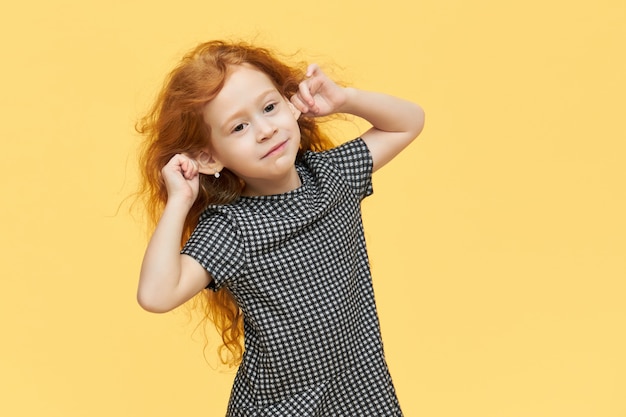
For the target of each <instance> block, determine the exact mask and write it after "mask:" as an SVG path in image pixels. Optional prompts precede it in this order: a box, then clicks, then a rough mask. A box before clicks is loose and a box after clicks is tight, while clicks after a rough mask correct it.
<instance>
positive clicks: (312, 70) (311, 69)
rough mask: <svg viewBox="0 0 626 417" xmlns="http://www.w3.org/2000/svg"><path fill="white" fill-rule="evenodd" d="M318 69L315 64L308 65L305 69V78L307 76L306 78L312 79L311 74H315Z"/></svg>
mask: <svg viewBox="0 0 626 417" xmlns="http://www.w3.org/2000/svg"><path fill="white" fill-rule="evenodd" d="M319 69H320V66H319V65H317V64H315V63H313V64H310V65H309V66H308V67H307V69H306V76H307V77H312V76H313V74H315V73H316V72H317V71H318V70H319Z"/></svg>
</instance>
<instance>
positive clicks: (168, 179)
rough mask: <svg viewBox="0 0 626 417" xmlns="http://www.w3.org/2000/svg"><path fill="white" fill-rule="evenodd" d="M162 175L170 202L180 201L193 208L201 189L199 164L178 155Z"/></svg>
mask: <svg viewBox="0 0 626 417" xmlns="http://www.w3.org/2000/svg"><path fill="white" fill-rule="evenodd" d="M161 175H162V176H163V180H164V181H165V188H166V189H167V196H168V201H170V200H174V199H180V200H182V201H184V202H186V203H187V204H189V206H190V207H191V205H192V204H193V203H194V201H196V198H197V197H198V191H199V189H200V176H199V173H198V163H197V162H196V161H194V160H193V159H191V158H189V157H188V156H186V155H183V154H176V155H174V156H173V157H172V158H171V159H170V160H169V161H168V162H167V164H166V165H165V166H164V167H163V169H161Z"/></svg>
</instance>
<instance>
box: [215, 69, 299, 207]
mask: <svg viewBox="0 0 626 417" xmlns="http://www.w3.org/2000/svg"><path fill="white" fill-rule="evenodd" d="M231 71H232V72H231V73H230V74H229V75H228V77H227V78H226V82H225V84H224V87H223V88H222V90H221V91H220V92H219V93H218V94H217V96H216V97H215V98H214V99H213V100H211V101H210V102H209V103H208V104H206V106H205V108H204V112H203V115H204V121H205V123H207V124H208V125H209V127H210V128H211V156H212V157H213V160H214V161H216V163H217V164H218V167H225V168H228V169H229V170H230V171H232V172H233V173H234V174H236V175H237V176H238V177H239V178H241V179H242V180H243V181H244V182H245V184H246V186H245V188H244V192H243V193H244V195H272V194H280V193H284V192H287V191H291V190H293V189H295V188H297V187H299V186H300V179H299V177H298V173H297V171H296V169H295V164H294V163H295V159H296V155H297V153H298V149H299V146H300V128H299V126H298V121H297V120H298V117H299V115H300V113H299V112H298V111H297V110H296V108H295V107H294V106H293V105H292V104H291V103H290V102H289V101H288V100H287V99H286V98H285V97H283V96H282V95H281V93H280V92H279V91H278V90H277V89H276V87H275V86H274V84H273V83H272V81H271V80H270V78H269V77H268V76H267V75H266V74H265V73H264V72H261V71H259V70H257V69H256V68H254V67H252V66H250V65H245V64H244V65H237V66H233V67H232V68H231Z"/></svg>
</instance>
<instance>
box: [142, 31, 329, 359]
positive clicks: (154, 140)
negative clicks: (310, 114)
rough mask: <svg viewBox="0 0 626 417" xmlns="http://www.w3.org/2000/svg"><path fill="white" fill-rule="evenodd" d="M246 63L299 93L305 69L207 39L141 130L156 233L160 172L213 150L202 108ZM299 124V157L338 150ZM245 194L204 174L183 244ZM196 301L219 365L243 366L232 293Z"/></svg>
mask: <svg viewBox="0 0 626 417" xmlns="http://www.w3.org/2000/svg"><path fill="white" fill-rule="evenodd" d="M241 64H249V65H252V66H254V67H255V68H257V69H259V70H260V71H262V72H264V73H265V74H267V75H268V76H269V78H270V79H271V80H272V82H273V83H274V85H275V86H276V88H277V89H278V91H279V92H280V93H282V94H283V96H285V97H287V98H289V97H291V96H292V95H293V94H295V93H296V92H297V90H298V84H299V83H300V81H301V80H302V79H303V78H304V70H303V69H300V68H299V67H297V66H290V65H287V64H285V63H284V62H282V61H281V60H279V59H278V58H277V56H276V54H275V53H274V52H272V51H270V50H269V49H266V48H261V47H257V46H253V45H251V44H249V43H245V42H225V41H210V42H206V43H202V44H200V45H198V46H197V47H196V48H194V49H193V50H192V51H190V52H189V53H188V54H186V55H185V56H184V57H183V58H182V60H181V62H180V63H179V64H178V66H177V67H176V68H175V69H174V70H173V71H172V72H171V73H170V74H169V76H168V77H167V78H166V80H165V83H164V85H163V87H162V89H161V92H160V93H159V95H158V97H157V99H156V101H155V103H154V104H153V106H152V108H151V109H150V110H149V112H148V113H147V114H146V115H145V116H144V117H143V118H142V119H141V120H140V121H139V123H138V124H137V127H136V128H137V131H138V132H139V133H141V134H142V135H143V136H144V142H143V144H142V148H141V153H140V169H141V174H142V178H141V180H142V181H141V185H140V190H139V194H140V196H141V197H142V200H143V203H144V204H145V208H146V211H147V214H148V218H149V220H150V222H151V225H152V226H153V227H154V226H156V224H157V222H158V220H159V218H160V216H161V213H162V211H163V208H164V206H165V203H166V202H167V191H166V188H165V183H164V181H163V178H162V177H161V169H162V168H163V167H164V166H165V165H166V164H167V162H168V161H169V160H170V159H171V158H172V156H174V155H175V154H177V153H186V154H188V155H194V154H196V153H197V152H198V151H199V150H200V149H202V148H205V147H206V146H210V139H211V138H210V129H209V128H208V126H206V124H205V122H204V120H203V116H202V110H203V107H204V106H205V105H206V103H208V102H209V101H211V100H212V99H213V98H214V97H215V96H216V95H217V94H218V93H219V91H220V90H221V89H222V87H223V86H224V82H225V80H226V77H227V75H228V73H229V67H232V66H233V65H241ZM298 124H299V126H300V131H301V143H300V153H302V152H304V151H307V150H312V151H321V150H325V149H329V148H331V147H332V146H333V143H332V142H331V141H330V139H328V137H327V136H326V135H325V134H323V133H322V132H321V130H320V129H319V126H318V125H317V124H316V120H315V119H314V118H306V117H300V119H299V120H298ZM242 189H243V183H242V181H241V180H240V179H239V178H238V177H237V176H235V175H234V174H233V173H232V172H230V171H228V169H224V170H223V171H222V175H221V176H220V178H219V179H217V178H214V177H213V176H207V175H202V174H201V175H200V192H199V195H198V198H197V200H196V201H195V203H194V204H193V206H192V207H191V209H190V211H189V213H188V214H187V218H186V219H185V227H184V231H183V235H182V240H181V246H182V245H183V244H184V242H186V241H187V239H188V238H189V236H190V235H191V233H192V231H193V229H194V228H195V227H196V226H197V224H198V219H199V217H200V215H201V213H202V212H203V211H204V210H205V208H206V207H207V206H209V205H211V204H228V203H231V202H233V201H235V200H237V199H238V198H239V196H240V195H241V191H242ZM198 297H199V298H200V300H198ZM198 297H197V298H196V301H200V305H202V306H203V316H204V318H205V319H208V320H210V321H212V322H213V323H214V324H215V326H216V327H217V330H218V332H219V333H221V336H222V341H223V344H222V345H221V346H220V349H219V356H220V359H221V360H222V362H224V363H226V364H229V365H237V364H239V363H240V362H241V359H242V355H243V317H242V313H241V310H240V308H239V306H238V305H237V303H236V301H235V299H234V297H233V295H232V294H231V293H230V291H228V289H226V288H223V289H220V290H219V291H212V290H204V291H202V292H201V293H200V294H199V295H198Z"/></svg>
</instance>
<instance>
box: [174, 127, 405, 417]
mask: <svg viewBox="0 0 626 417" xmlns="http://www.w3.org/2000/svg"><path fill="white" fill-rule="evenodd" d="M296 168H297V170H298V174H299V176H300V179H301V181H302V185H301V187H299V188H298V189H296V190H293V191H290V192H288V193H285V194H280V195H273V196H261V197H242V198H240V199H239V200H237V202H235V203H233V204H230V205H226V206H211V207H209V208H208V209H207V210H206V211H205V213H203V215H202V216H201V218H200V222H199V224H198V227H197V228H196V230H195V231H194V233H193V234H192V236H191V238H190V239H189V241H188V242H187V244H186V245H185V247H184V248H183V253H186V254H188V255H190V256H192V257H193V258H195V259H196V260H197V261H198V262H199V263H200V264H201V265H202V266H203V267H204V268H206V269H207V270H208V271H209V273H210V274H211V276H213V278H214V285H215V290H219V288H221V287H223V286H227V287H228V288H229V289H230V290H231V291H232V293H233V294H234V296H235V298H236V299H237V302H238V303H239V306H240V307H241V309H242V311H243V313H244V333H245V353H244V357H243V361H242V363H241V365H240V367H239V370H238V372H237V375H236V377H235V382H234V385H233V389H232V393H231V398H230V402H229V406H228V412H227V415H228V416H231V417H253V416H254V417H260V416H280V417H286V416H289V417H291V416H298V417H313V416H318V417H321V416H333V417H338V416H351V417H352V416H376V417H380V416H401V415H402V413H401V411H400V407H399V405H398V400H397V398H396V394H395V390H394V388H393V384H392V382H391V378H390V376H389V372H388V369H387V365H386V362H385V359H384V353H383V346H382V342H381V339H380V328H379V322H378V316H377V312H376V306H375V302H374V293H373V288H372V281H371V275H370V269H369V261H368V257H367V251H366V247H365V239H364V236H363V226H362V222H361V211H360V203H361V200H362V199H363V198H365V197H366V196H368V195H370V194H371V193H372V185H371V173H372V160H371V156H370V154H369V151H368V149H367V146H366V145H365V143H364V142H363V141H362V140H361V139H356V140H353V141H351V142H348V143H345V144H343V145H340V146H338V147H336V148H334V149H332V150H329V151H325V152H321V153H315V152H307V153H305V154H304V156H303V157H302V158H301V159H299V160H298V161H297V163H296Z"/></svg>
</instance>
